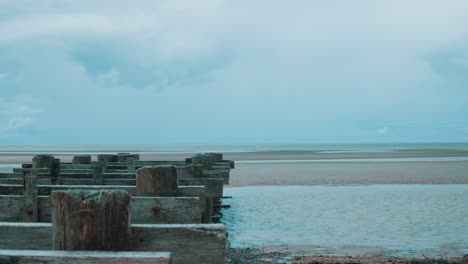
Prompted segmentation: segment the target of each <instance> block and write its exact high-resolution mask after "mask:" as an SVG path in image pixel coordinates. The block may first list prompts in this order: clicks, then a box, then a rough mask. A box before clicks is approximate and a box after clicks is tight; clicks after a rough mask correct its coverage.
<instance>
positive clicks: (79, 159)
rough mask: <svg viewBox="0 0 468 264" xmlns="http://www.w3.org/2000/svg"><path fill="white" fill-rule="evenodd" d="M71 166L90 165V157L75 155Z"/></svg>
mask: <svg viewBox="0 0 468 264" xmlns="http://www.w3.org/2000/svg"><path fill="white" fill-rule="evenodd" d="M72 164H91V155H75V156H74V157H73V160H72Z"/></svg>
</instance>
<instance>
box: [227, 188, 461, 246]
mask: <svg viewBox="0 0 468 264" xmlns="http://www.w3.org/2000/svg"><path fill="white" fill-rule="evenodd" d="M225 195H229V196H233V198H232V199H230V200H228V201H227V202H228V203H229V204H231V208H229V209H226V210H225V211H224V214H223V220H224V222H225V223H226V224H227V227H228V231H229V240H230V244H231V246H233V247H244V246H254V245H320V246H327V247H340V246H346V245H355V246H382V247H384V248H387V249H392V250H421V249H426V248H439V247H444V246H447V245H449V246H450V247H451V248H452V249H455V250H457V251H460V252H465V253H468V185H369V186H253V187H227V188H225Z"/></svg>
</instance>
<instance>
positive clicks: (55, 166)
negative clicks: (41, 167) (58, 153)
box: [50, 159, 60, 184]
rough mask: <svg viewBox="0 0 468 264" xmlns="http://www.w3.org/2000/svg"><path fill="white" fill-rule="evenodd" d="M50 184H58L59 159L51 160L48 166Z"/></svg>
mask: <svg viewBox="0 0 468 264" xmlns="http://www.w3.org/2000/svg"><path fill="white" fill-rule="evenodd" d="M50 183H51V184H60V159H54V160H52V164H51V166H50Z"/></svg>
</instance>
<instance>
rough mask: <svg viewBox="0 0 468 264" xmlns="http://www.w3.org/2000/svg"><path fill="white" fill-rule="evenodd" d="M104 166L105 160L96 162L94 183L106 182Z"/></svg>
mask: <svg viewBox="0 0 468 264" xmlns="http://www.w3.org/2000/svg"><path fill="white" fill-rule="evenodd" d="M104 166H105V162H102V161H98V162H96V163H94V167H93V168H94V171H93V178H94V184H96V185H102V184H103V183H104Z"/></svg>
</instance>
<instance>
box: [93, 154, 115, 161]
mask: <svg viewBox="0 0 468 264" xmlns="http://www.w3.org/2000/svg"><path fill="white" fill-rule="evenodd" d="M97 160H98V161H105V162H117V155H114V154H99V155H98V156H97Z"/></svg>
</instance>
